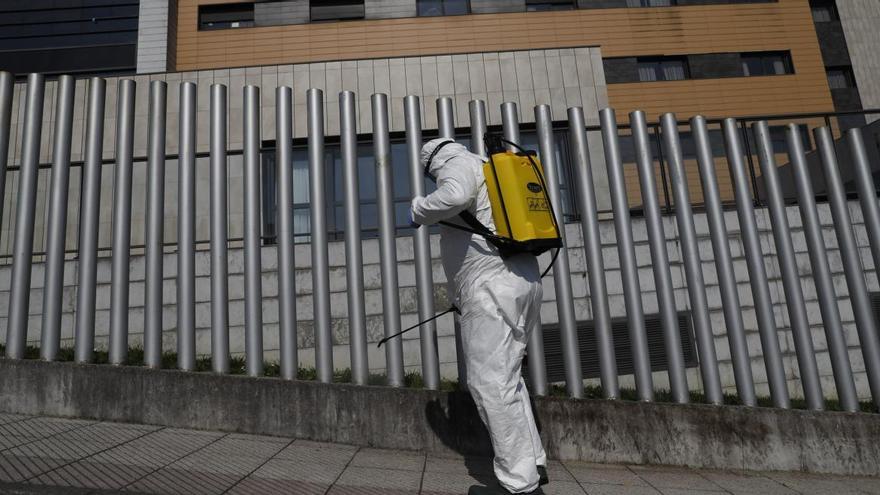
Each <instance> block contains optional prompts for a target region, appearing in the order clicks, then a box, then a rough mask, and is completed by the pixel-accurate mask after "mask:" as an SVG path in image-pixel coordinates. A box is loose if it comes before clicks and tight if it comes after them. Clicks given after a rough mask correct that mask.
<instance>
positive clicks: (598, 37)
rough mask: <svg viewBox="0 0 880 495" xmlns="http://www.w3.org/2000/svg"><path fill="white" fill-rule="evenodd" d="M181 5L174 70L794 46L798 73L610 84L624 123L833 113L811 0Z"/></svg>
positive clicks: (182, 0)
mask: <svg viewBox="0 0 880 495" xmlns="http://www.w3.org/2000/svg"><path fill="white" fill-rule="evenodd" d="M231 1H234V0H179V2H178V12H179V18H178V21H179V22H178V31H177V70H181V71H189V70H198V69H211V68H225V67H243V66H257V65H274V64H288V63H303V62H319V61H320V62H325V61H332V60H352V59H365V58H387V57H406V56H422V55H432V54H455V53H473V52H483V51H508V50H522V49H553V48H564V47H573V46H600V47H601V49H602V53H603V56H605V57H617V56H639V55H676V54H692V53H714V52H745V51H764V50H790V51H791V54H792V61H793V63H794V67H795V72H796V73H795V74H794V75H788V76H771V77H750V78H728V79H714V80H690V81H677V82H654V83H633V84H612V85H609V86H608V96H609V102H610V104H611V105H612V106H613V107H615V108H616V109H617V110H618V115H619V116H621V120H623V119H624V118H625V117H626V114H627V113H628V112H629V111H631V110H633V109H636V108H640V109H643V110H645V111H646V112H647V113H648V118H649V119H651V120H654V119H656V118H657V117H658V115H659V113H660V112H666V111H674V112H676V113H677V114H678V115H679V117H680V118H681V119H686V118H689V117H691V116H692V115H695V114H697V113H701V114H703V115H706V116H710V117H718V116H730V115H747V114H766V113H795V112H813V111H817V112H818V111H832V110H833V108H834V107H833V103H832V100H831V95H830V91H829V89H828V83H827V79H826V76H825V69H824V66H823V63H822V58H821V54H820V51H819V45H818V41H817V39H816V34H815V29H814V26H813V20H812V17H811V14H810V8H809V3H808V0H779V2H778V3H763V4H731V5H707V6H689V7H674V8H657V7H655V8H641V9H639V8H618V9H585V10H574V11H563V12H529V13H508V14H480V15H467V16H455V17H430V18H404V19H380V20H364V21H349V22H331V23H314V24H302V25H292V26H272V27H258V28H243V29H228V30H216V31H198V5H199V4H208V3H228V2H231Z"/></svg>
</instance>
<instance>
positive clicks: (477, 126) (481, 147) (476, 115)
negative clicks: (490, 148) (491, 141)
mask: <svg viewBox="0 0 880 495" xmlns="http://www.w3.org/2000/svg"><path fill="white" fill-rule="evenodd" d="M468 111H469V112H470V117H471V151H472V152H473V153H474V154H477V155H480V156H486V141H485V136H486V102H485V101H483V100H471V101H469V102H468Z"/></svg>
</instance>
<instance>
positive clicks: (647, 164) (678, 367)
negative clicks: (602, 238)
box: [629, 110, 690, 404]
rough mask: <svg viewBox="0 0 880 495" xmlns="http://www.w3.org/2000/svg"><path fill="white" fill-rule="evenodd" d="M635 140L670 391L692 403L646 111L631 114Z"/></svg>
mask: <svg viewBox="0 0 880 495" xmlns="http://www.w3.org/2000/svg"><path fill="white" fill-rule="evenodd" d="M629 121H630V127H631V128H632V135H633V141H634V142H635V152H636V164H637V165H638V168H639V184H640V185H641V191H642V208H643V209H644V212H645V226H646V227H647V228H648V243H649V245H650V249H651V262H652V263H651V267H652V268H653V270H654V284H655V286H656V290H657V306H658V308H659V309H660V323H661V325H662V328H663V343H664V348H665V349H666V360H667V362H668V364H669V386H670V387H669V388H670V389H671V392H672V396H673V399H674V400H675V401H676V402H678V403H679V404H687V403H688V402H690V394H689V393H688V384H687V375H685V371H684V352H683V351H682V349H681V334H680V333H679V330H678V311H677V310H676V308H675V289H674V287H673V285H672V270H671V269H670V267H669V252H668V251H667V249H666V232H665V230H664V228H663V217H662V216H661V214H660V201H659V199H658V198H657V181H656V180H655V179H654V157H653V153H651V141H650V138H649V136H648V125H647V123H646V119H645V112H642V111H641V110H637V111H635V112H632V113H630V114H629Z"/></svg>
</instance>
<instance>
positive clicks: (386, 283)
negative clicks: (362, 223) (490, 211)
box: [371, 93, 403, 387]
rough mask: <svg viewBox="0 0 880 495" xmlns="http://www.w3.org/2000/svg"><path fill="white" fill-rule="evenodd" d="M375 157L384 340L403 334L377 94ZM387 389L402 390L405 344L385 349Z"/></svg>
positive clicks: (383, 117)
mask: <svg viewBox="0 0 880 495" xmlns="http://www.w3.org/2000/svg"><path fill="white" fill-rule="evenodd" d="M371 100H372V102H371V103H372V109H373V153H374V155H375V157H376V187H377V189H378V191H377V203H378V204H377V207H378V210H379V256H380V258H381V260H382V316H383V319H384V321H385V336H386V337H388V336H390V335H394V334H396V333H397V332H399V331H400V296H399V294H398V284H397V245H396V242H395V236H396V232H397V229H396V228H395V227H396V222H395V221H394V180H393V178H392V171H391V167H392V164H391V142H390V141H389V138H388V96H387V95H384V94H379V93H377V94H374V95H373V96H372V98H371ZM385 367H386V370H387V374H388V385H391V386H392V387H400V386H403V343H402V342H401V339H394V340H392V341H390V342H388V343H387V344H386V347H385Z"/></svg>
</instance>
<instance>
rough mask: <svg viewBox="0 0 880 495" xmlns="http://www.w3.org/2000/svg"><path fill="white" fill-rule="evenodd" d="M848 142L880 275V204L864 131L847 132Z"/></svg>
mask: <svg viewBox="0 0 880 495" xmlns="http://www.w3.org/2000/svg"><path fill="white" fill-rule="evenodd" d="M846 140H847V142H848V143H849V150H850V155H851V156H852V165H853V171H854V172H855V176H856V181H855V182H856V186H857V187H858V191H859V203H860V204H861V206H862V215H863V216H864V218H865V229H866V230H867V231H868V239H869V241H870V245H871V257H872V258H873V259H874V271H875V272H877V273H880V203H878V202H877V186H876V185H875V182H874V175H873V172H872V171H871V164H870V162H869V161H868V152H867V150H866V149H865V140H864V137H863V135H862V130H861V129H859V128H857V127H856V128H853V129H850V130H848V131H846Z"/></svg>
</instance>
